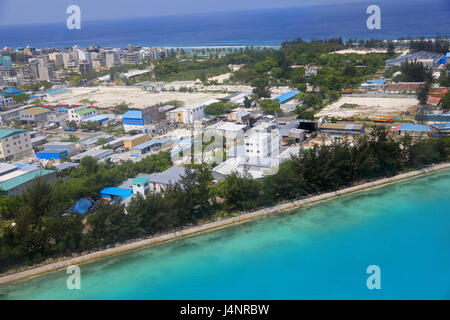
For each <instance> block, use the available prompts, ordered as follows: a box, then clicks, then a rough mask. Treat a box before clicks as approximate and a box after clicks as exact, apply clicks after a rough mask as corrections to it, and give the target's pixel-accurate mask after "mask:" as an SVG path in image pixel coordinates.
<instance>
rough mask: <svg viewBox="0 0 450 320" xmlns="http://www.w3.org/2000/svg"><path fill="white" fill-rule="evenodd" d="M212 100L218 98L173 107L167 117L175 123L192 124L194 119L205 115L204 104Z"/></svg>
mask: <svg viewBox="0 0 450 320" xmlns="http://www.w3.org/2000/svg"><path fill="white" fill-rule="evenodd" d="M214 102H218V100H215V99H214V100H209V101H206V102H204V103H200V104H196V105H191V106H187V107H181V108H177V109H174V110H172V111H169V119H170V120H171V121H172V122H176V123H184V124H194V121H196V120H199V119H201V118H204V117H205V108H206V106H207V105H209V104H211V103H214Z"/></svg>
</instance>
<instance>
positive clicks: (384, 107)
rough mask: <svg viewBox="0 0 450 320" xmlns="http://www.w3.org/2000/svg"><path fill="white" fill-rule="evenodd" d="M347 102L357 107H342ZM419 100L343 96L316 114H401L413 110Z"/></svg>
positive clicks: (347, 115)
mask: <svg viewBox="0 0 450 320" xmlns="http://www.w3.org/2000/svg"><path fill="white" fill-rule="evenodd" d="M345 103H348V104H357V105H358V106H357V107H355V108H342V107H341V106H342V105H343V104H345ZM418 103H419V101H418V100H417V99H416V98H414V97H411V98H381V97H380V98H377V97H373V98H372V97H342V98H341V99H339V100H338V101H336V102H334V103H333V104H331V105H329V106H327V107H325V108H324V109H322V110H321V111H320V112H319V113H317V114H316V116H330V117H350V116H362V117H372V116H383V115H390V116H394V115H399V114H400V113H402V112H405V111H411V110H412V109H413V108H414V107H415V106H417V104H418Z"/></svg>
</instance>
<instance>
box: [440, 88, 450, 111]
mask: <svg viewBox="0 0 450 320" xmlns="http://www.w3.org/2000/svg"><path fill="white" fill-rule="evenodd" d="M441 108H442V110H444V111H449V110H450V92H447V93H446V94H445V95H444V96H443V97H442V100H441Z"/></svg>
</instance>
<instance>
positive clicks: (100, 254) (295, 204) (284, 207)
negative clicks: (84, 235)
mask: <svg viewBox="0 0 450 320" xmlns="http://www.w3.org/2000/svg"><path fill="white" fill-rule="evenodd" d="M448 168H450V163H443V164H438V165H434V166H430V167H427V168H424V169H421V170H416V171H411V172H408V173H403V174H399V175H396V176H394V177H391V178H384V179H379V180H376V181H372V182H367V183H363V184H359V185H356V186H353V187H349V188H345V189H342V190H338V191H334V192H328V193H324V194H320V195H316V196H311V197H308V198H305V199H302V200H296V201H292V202H287V203H283V204H279V205H276V206H274V207H270V208H264V209H260V210H257V211H252V212H248V213H242V214H240V215H237V216H235V217H232V218H227V219H222V220H217V221H214V222H209V223H205V224H202V225H199V226H195V227H190V228H186V229H184V230H180V231H175V232H170V233H166V234H163V235H158V236H154V237H150V238H146V239H143V240H139V241H135V242H131V243H126V244H121V245H117V246H115V247H111V248H108V249H105V250H102V251H97V252H93V253H88V254H85V255H81V256H78V257H73V258H66V259H64V260H60V261H57V262H54V263H49V264H47V265H43V266H39V267H35V268H31V269H29V270H25V271H20V272H16V273H10V274H5V275H3V276H1V277H0V284H5V283H8V282H13V281H17V280H20V279H25V278H29V277H34V276H37V275H40V274H44V273H47V272H50V271H55V270H59V269H61V268H67V267H69V266H71V265H78V264H82V263H85V262H88V261H92V260H97V259H101V258H104V257H108V256H111V255H114V254H119V253H123V252H127V251H130V250H134V249H138V248H142V247H146V246H149V245H153V244H156V243H160V242H164V241H168V240H173V239H176V238H180V237H184V236H190V235H193V234H196V233H199V232H204V231H208V230H213V229H217V228H221V227H225V226H228V225H232V224H236V223H242V222H245V221H248V220H251V219H254V218H257V217H261V216H266V215H271V214H277V213H281V212H287V211H292V210H295V209H298V208H301V207H305V206H308V205H310V204H313V203H317V202H320V201H324V200H329V199H333V198H336V197H338V196H341V195H345V194H349V193H353V192H357V191H361V190H366V189H368V188H373V187H378V186H382V185H386V184H389V183H393V182H398V181H401V180H405V179H409V178H413V177H416V176H420V175H423V174H426V173H430V172H435V171H439V170H444V169H448ZM12 272H13V271H12Z"/></svg>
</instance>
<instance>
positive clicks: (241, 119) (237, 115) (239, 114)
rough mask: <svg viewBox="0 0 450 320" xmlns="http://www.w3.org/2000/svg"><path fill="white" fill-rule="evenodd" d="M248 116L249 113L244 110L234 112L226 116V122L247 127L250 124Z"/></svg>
mask: <svg viewBox="0 0 450 320" xmlns="http://www.w3.org/2000/svg"><path fill="white" fill-rule="evenodd" d="M250 115H251V113H250V112H248V111H246V110H242V111H235V112H232V113H229V114H227V120H228V121H234V122H236V123H238V124H245V125H248V124H249V122H250Z"/></svg>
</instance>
